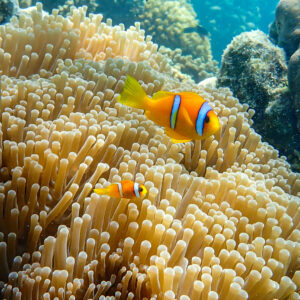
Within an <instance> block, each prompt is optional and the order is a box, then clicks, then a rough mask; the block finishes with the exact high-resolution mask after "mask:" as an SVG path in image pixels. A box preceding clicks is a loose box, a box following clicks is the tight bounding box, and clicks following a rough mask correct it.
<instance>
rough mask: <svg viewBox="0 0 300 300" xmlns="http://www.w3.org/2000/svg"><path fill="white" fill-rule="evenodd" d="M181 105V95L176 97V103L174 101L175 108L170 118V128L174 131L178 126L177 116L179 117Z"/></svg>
mask: <svg viewBox="0 0 300 300" xmlns="http://www.w3.org/2000/svg"><path fill="white" fill-rule="evenodd" d="M180 103H181V97H180V95H175V97H174V101H173V106H172V111H171V116H170V127H171V128H172V129H174V128H175V126H176V121H177V115H178V111H179V107H180Z"/></svg>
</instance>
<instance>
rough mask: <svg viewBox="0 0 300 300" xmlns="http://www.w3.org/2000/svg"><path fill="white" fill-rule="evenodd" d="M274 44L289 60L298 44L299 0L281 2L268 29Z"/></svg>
mask: <svg viewBox="0 0 300 300" xmlns="http://www.w3.org/2000/svg"><path fill="white" fill-rule="evenodd" d="M270 36H271V37H272V39H273V41H274V42H275V44H277V45H278V46H279V47H282V48H283V49H284V50H285V53H286V55H287V58H288V59H289V58H290V57H291V56H292V55H293V53H294V52H295V51H296V50H297V49H298V48H299V44H300V0H281V1H280V2H279V3H278V5H277V8H276V17H275V21H274V23H273V24H272V25H271V28H270Z"/></svg>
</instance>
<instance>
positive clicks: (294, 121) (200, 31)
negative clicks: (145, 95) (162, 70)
mask: <svg viewBox="0 0 300 300" xmlns="http://www.w3.org/2000/svg"><path fill="white" fill-rule="evenodd" d="M41 2H42V3H43V8H44V10H45V11H47V12H51V10H52V9H57V10H58V13H59V14H62V15H67V14H68V13H69V11H70V8H71V7H72V6H74V7H79V6H82V5H85V6H86V7H87V13H101V14H102V15H103V17H104V20H107V19H108V20H111V22H112V24H113V25H115V24H120V23H122V24H124V25H125V27H126V28H129V27H130V26H132V25H134V23H135V22H140V26H141V28H142V29H144V30H145V35H150V36H151V37H152V40H153V42H155V43H157V44H158V46H159V51H160V53H162V54H163V55H164V56H166V57H168V58H169V59H170V64H171V65H172V66H173V68H174V70H177V75H176V76H177V77H178V78H180V79H181V80H183V81H187V80H194V81H195V82H197V83H199V82H200V81H203V80H204V79H208V78H210V79H209V81H210V82H214V85H215V86H223V87H228V88H230V89H231V90H232V92H233V95H234V96H236V97H237V98H238V99H239V100H240V101H241V102H242V103H246V104H248V105H249V106H250V108H251V109H254V110H255V111H256V113H255V115H254V125H253V126H254V128H255V129H256V130H257V131H258V132H259V133H260V134H262V136H263V138H264V139H265V140H266V141H268V142H270V143H271V144H272V145H274V146H275V147H276V148H277V149H279V150H280V153H281V154H282V155H285V156H286V157H288V160H289V161H290V163H291V164H292V166H293V168H294V169H295V170H299V169H300V167H299V157H300V152H299V151H300V146H299V145H300V143H299V141H300V134H299V131H300V112H299V100H298V98H299V97H300V96H299V93H300V92H299V89H300V88H298V86H299V71H298V70H299V66H298V65H299V58H298V56H297V55H296V54H295V55H294V59H292V60H291V61H293V64H290V65H291V66H290V68H289V69H288V61H289V59H290V57H291V55H292V54H293V53H296V50H297V48H298V44H299V42H297V41H298V40H299V39H300V38H299V35H300V34H299V32H300V29H299V26H300V25H299V24H298V23H299V21H297V20H298V19H299V18H298V17H297V7H298V6H299V1H298V0H289V1H286V2H287V3H288V4H285V3H284V4H283V5H282V7H283V8H284V9H283V11H284V10H287V12H283V13H279V14H278V15H279V18H281V19H282V18H285V20H286V23H285V24H287V25H286V26H285V25H284V26H281V29H280V30H281V32H282V33H280V34H279V37H280V39H281V40H278V32H277V31H278V28H279V27H278V28H277V27H276V26H277V24H279V23H276V19H275V10H276V5H277V4H278V1H277V0H269V1H258V0H254V1H251V3H250V2H249V1H245V0H242V1H235V0H227V1H216V0H212V1H190V0H168V1H154V0H148V1H145V0H130V1H129V0H123V1H122V0H119V1H117V0H115V1H110V0H102V1H97V0H90V1H83V0H67V1H65V0H55V1H41ZM35 3H36V2H35V1H31V0H20V1H19V2H18V1H17V0H1V3H0V20H1V19H2V22H3V23H5V22H7V20H9V18H10V17H11V15H13V14H15V15H18V14H20V13H21V12H22V9H25V10H26V8H27V7H30V5H34V4H35ZM1 5H2V6H1ZM289 7H290V9H289ZM1 11H2V13H1ZM1 15H2V17H1ZM281 16H285V17H281ZM290 20H292V21H290ZM281 21H282V20H280V22H281ZM289 22H290V23H291V24H289ZM282 28H283V29H282ZM286 28H289V29H286ZM254 30H259V31H260V32H259V31H256V33H255V32H252V33H250V32H251V31H254ZM247 32H248V33H250V35H251V36H248V33H247ZM293 32H294V33H293ZM262 34H263V35H262ZM240 35H241V36H240ZM281 36H282V38H281ZM235 37H237V38H238V39H239V38H240V37H241V38H240V40H239V42H238V43H236V45H237V44H239V50H237V51H238V53H235V49H232V51H231V52H230V53H228V52H226V51H225V49H226V47H227V46H228V47H230V45H232V43H231V42H232V41H233V39H234V38H235ZM246 40H248V41H246ZM255 41H256V42H255ZM269 41H270V42H271V44H268V43H269ZM297 43H298V44H297ZM276 45H279V46H281V47H282V48H283V49H284V51H285V53H284V52H283V53H281V54H280V53H278V49H276ZM273 46H274V47H273ZM233 48H235V46H234V47H233ZM243 50H245V52H244V51H243ZM243 52H244V53H243ZM224 53H225V54H226V55H224V56H223V54H224ZM222 57H223V58H222ZM233 57H234V58H233ZM289 70H290V72H289ZM297 82H298V83H297ZM286 107H288V109H286ZM282 122H284V123H285V125H284V126H282Z"/></svg>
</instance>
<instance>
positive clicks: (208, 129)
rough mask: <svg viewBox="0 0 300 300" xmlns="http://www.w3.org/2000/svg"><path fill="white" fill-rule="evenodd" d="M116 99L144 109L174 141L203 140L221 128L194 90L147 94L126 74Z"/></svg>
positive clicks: (213, 113) (206, 103) (205, 103)
mask: <svg viewBox="0 0 300 300" xmlns="http://www.w3.org/2000/svg"><path fill="white" fill-rule="evenodd" d="M118 101H119V102H120V103H122V104H124V105H127V106H131V107H135V108H140V109H144V110H145V115H146V117H147V118H148V119H150V120H152V121H154V122H155V123H156V124H158V125H160V126H162V127H164V129H165V133H166V135H168V136H169V137H170V138H171V139H172V141H173V142H174V143H185V142H189V141H191V140H202V139H204V138H207V137H209V136H210V135H212V134H215V133H216V132H217V131H219V129H220V123H219V119H218V116H217V115H216V114H215V112H214V111H213V110H212V107H211V106H210V105H209V104H208V102H207V101H206V100H204V99H203V98H202V97H201V96H199V95H198V94H196V93H193V92H181V93H172V92H168V91H159V92H157V93H155V94H154V95H153V97H152V98H150V97H148V96H147V95H146V92H145V91H144V90H143V88H142V86H141V85H140V84H139V83H138V81H137V80H136V79H134V78H133V77H131V76H129V75H127V78H126V81H125V84H124V88H123V91H122V92H121V94H120V96H119V97H118Z"/></svg>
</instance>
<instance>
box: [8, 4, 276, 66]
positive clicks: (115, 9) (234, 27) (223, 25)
mask: <svg viewBox="0 0 300 300" xmlns="http://www.w3.org/2000/svg"><path fill="white" fill-rule="evenodd" d="M10 1H12V2H14V1H15V0H10ZM170 1H172V0H169V1H162V0H147V1H146V0H114V1H113V0H88V1H85V0H71V1H66V0H55V1H50V0H42V1H40V2H42V3H43V5H44V9H45V10H46V11H48V12H49V11H51V10H52V9H53V8H60V10H61V13H62V14H66V13H67V12H68V8H69V7H70V4H69V3H71V4H74V5H75V6H82V5H87V6H88V12H93V13H102V14H103V15H104V18H111V19H112V20H113V23H114V24H118V23H124V24H125V26H127V27H128V26H130V25H133V24H134V22H135V21H142V22H143V21H144V20H145V18H144V16H143V14H144V12H145V11H146V12H147V10H149V8H147V6H148V5H149V3H151V2H160V3H167V2H170ZM19 2H20V3H21V4H20V5H21V6H22V3H23V2H24V3H25V2H26V1H23V2H22V0H21V1H19ZM35 2H36V1H35V0H33V1H32V4H35ZM174 2H177V3H178V2H180V3H181V5H182V7H184V6H186V4H191V5H192V8H193V10H194V12H195V14H196V15H195V20H196V22H198V23H199V24H200V25H202V26H203V27H204V28H205V29H206V30H207V31H208V32H209V39H210V43H211V49H212V54H213V59H215V60H217V61H218V62H220V61H221V55H222V53H223V50H224V49H225V48H226V46H227V45H228V44H229V43H230V41H231V40H232V38H233V37H234V36H236V35H238V34H240V33H241V32H244V31H249V30H252V29H260V30H262V31H264V32H265V33H268V31H269V29H268V27H269V24H270V23H271V22H272V21H273V20H274V13H275V8H276V5H277V3H278V0H266V1H261V0H252V1H249V0H204V1H203V0H186V1H184V0H180V1H179V0H175V1H174ZM24 5H25V4H23V6H24ZM163 9H164V8H163V6H161V10H163ZM182 11H184V9H182ZM180 13H182V14H184V12H180ZM164 14H165V17H164V20H163V22H164V21H165V20H166V19H168V11H166V12H164ZM169 17H171V18H172V16H169ZM173 20H174V18H173ZM149 21H150V22H151V23H153V25H155V20H149ZM175 22H176V18H175ZM169 25H171V26H172V24H169ZM145 30H146V34H151V35H153V31H151V32H148V31H147V28H145ZM154 31H155V28H154ZM157 33H158V34H160V33H159V32H157ZM154 41H155V42H157V43H158V44H159V45H161V44H162V43H161V41H160V40H159V38H157V41H156V40H155V37H154ZM167 46H169V47H170V45H167ZM172 48H173V49H174V48H180V47H179V46H178V45H177V44H176V43H174V44H173V45H172ZM186 54H192V53H186ZM192 55H193V54H192Z"/></svg>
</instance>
